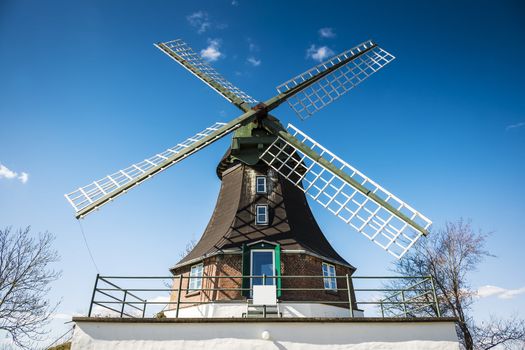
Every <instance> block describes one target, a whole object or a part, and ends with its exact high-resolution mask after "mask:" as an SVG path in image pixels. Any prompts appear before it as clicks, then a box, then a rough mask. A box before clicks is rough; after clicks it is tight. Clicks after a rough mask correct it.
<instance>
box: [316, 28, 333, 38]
mask: <svg viewBox="0 0 525 350" xmlns="http://www.w3.org/2000/svg"><path fill="white" fill-rule="evenodd" d="M319 36H320V37H321V38H335V32H334V28H330V27H326V28H321V29H319Z"/></svg>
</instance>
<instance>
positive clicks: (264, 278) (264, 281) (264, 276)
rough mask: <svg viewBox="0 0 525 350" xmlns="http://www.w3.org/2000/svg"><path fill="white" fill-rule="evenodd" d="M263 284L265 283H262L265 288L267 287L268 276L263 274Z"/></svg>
mask: <svg viewBox="0 0 525 350" xmlns="http://www.w3.org/2000/svg"><path fill="white" fill-rule="evenodd" d="M262 282H263V283H262V284H263V286H265V285H266V274H263V281H262Z"/></svg>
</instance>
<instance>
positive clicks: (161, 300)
mask: <svg viewBox="0 0 525 350" xmlns="http://www.w3.org/2000/svg"><path fill="white" fill-rule="evenodd" d="M169 301H170V297H169V296H167V295H159V296H157V297H155V298H152V299H148V303H151V302H154V303H168V302H169Z"/></svg>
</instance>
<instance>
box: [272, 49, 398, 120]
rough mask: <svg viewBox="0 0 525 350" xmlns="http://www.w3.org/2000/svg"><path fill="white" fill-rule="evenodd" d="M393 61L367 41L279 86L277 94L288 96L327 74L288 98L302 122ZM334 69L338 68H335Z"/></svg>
mask: <svg viewBox="0 0 525 350" xmlns="http://www.w3.org/2000/svg"><path fill="white" fill-rule="evenodd" d="M394 58H395V57H394V56H393V55H391V54H390V53H388V52H387V51H385V50H383V49H382V48H380V47H379V46H377V44H375V43H374V42H372V41H367V42H364V43H362V44H360V45H358V46H356V47H354V48H352V49H350V50H347V51H345V52H343V53H341V54H339V55H336V56H334V57H332V58H330V59H329V60H327V61H325V62H323V63H321V64H319V65H317V66H315V67H313V68H311V69H309V70H307V71H306V72H304V73H302V74H299V75H298V76H296V77H294V78H292V79H290V80H288V81H287V82H285V83H283V84H281V85H279V86H278V87H277V91H278V92H279V93H287V92H289V91H292V90H294V89H296V88H297V87H298V86H300V85H302V84H305V83H306V82H308V81H309V80H311V79H313V78H315V77H317V76H319V75H320V74H323V73H327V72H329V73H328V74H326V75H325V76H324V77H323V78H322V79H319V80H318V81H316V82H315V83H313V84H311V85H308V86H307V87H305V88H304V89H301V91H300V92H297V93H295V94H294V95H293V96H292V97H290V98H288V99H287V102H288V104H289V105H290V107H291V108H292V109H293V110H294V111H295V113H296V114H297V115H298V116H299V117H300V118H301V119H306V118H308V117H310V116H311V115H312V114H314V113H315V112H317V111H319V110H321V109H322V108H324V107H325V106H327V105H329V104H330V103H332V102H333V101H335V100H337V99H338V98H339V97H341V96H343V95H344V94H346V93H347V92H348V91H350V90H352V89H353V88H354V87H356V86H357V85H359V84H360V83H362V82H363V81H364V80H365V79H367V78H368V77H370V76H371V75H372V74H374V73H375V72H377V71H378V70H380V69H381V68H383V67H384V66H386V65H387V64H388V63H390V62H391V61H392V60H394ZM345 61H346V63H343V62H345ZM341 63H343V64H342V65H341ZM336 66H339V67H337V68H335V67H336ZM334 68H335V69H334ZM306 85H307V84H306Z"/></svg>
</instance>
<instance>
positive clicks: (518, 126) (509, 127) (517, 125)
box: [505, 122, 525, 131]
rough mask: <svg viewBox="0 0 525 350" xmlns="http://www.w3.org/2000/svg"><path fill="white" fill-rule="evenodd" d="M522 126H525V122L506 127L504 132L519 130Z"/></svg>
mask: <svg viewBox="0 0 525 350" xmlns="http://www.w3.org/2000/svg"><path fill="white" fill-rule="evenodd" d="M522 126H525V122H519V123H516V124H510V125H507V127H506V128H505V130H507V131H508V130H511V129H517V128H521V127H522Z"/></svg>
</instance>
